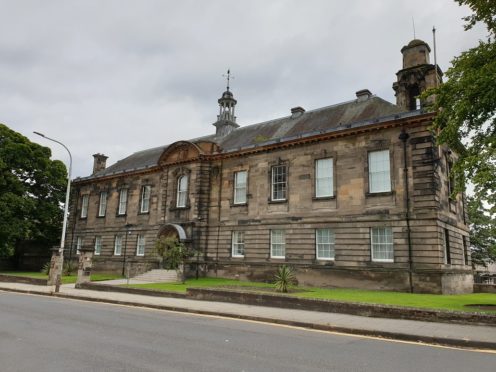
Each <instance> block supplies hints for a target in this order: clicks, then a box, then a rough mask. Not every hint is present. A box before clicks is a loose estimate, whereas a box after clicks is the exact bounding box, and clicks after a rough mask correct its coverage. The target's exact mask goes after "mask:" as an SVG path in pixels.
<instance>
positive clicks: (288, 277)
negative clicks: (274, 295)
mask: <svg viewBox="0 0 496 372" xmlns="http://www.w3.org/2000/svg"><path fill="white" fill-rule="evenodd" d="M275 279H276V280H275V283H274V285H275V288H276V291H277V292H282V293H288V288H289V287H290V286H292V285H295V284H296V276H295V273H294V269H293V268H292V267H291V266H286V265H282V266H279V267H278V268H277V272H276V276H275Z"/></svg>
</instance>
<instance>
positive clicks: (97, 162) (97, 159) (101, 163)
mask: <svg viewBox="0 0 496 372" xmlns="http://www.w3.org/2000/svg"><path fill="white" fill-rule="evenodd" d="M107 159H108V156H105V155H103V154H94V155H93V173H92V174H95V173H98V172H100V171H102V170H104V169H105V167H106V166H107Z"/></svg>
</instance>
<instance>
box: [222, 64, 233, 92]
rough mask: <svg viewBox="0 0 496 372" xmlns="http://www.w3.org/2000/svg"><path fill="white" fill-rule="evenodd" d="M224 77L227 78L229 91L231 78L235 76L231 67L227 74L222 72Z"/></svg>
mask: <svg viewBox="0 0 496 372" xmlns="http://www.w3.org/2000/svg"><path fill="white" fill-rule="evenodd" d="M222 77H225V78H226V79H227V91H228V92H229V82H230V80H231V79H234V76H231V69H228V70H227V75H225V74H222Z"/></svg>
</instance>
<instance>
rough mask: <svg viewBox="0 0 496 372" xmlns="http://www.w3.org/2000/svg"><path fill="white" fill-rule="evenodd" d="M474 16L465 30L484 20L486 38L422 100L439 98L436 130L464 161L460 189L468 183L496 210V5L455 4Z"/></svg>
mask: <svg viewBox="0 0 496 372" xmlns="http://www.w3.org/2000/svg"><path fill="white" fill-rule="evenodd" d="M456 1H457V2H458V3H459V4H460V5H467V6H469V7H470V9H471V10H472V11H473V14H472V15H470V16H468V17H465V18H464V19H465V21H466V22H467V23H466V25H465V29H466V30H468V29H470V28H472V27H473V26H474V25H475V24H476V23H478V22H483V23H484V24H485V25H486V26H487V29H488V31H489V35H488V37H487V40H485V41H479V45H477V46H476V47H474V48H471V49H469V50H467V51H465V52H463V53H462V54H461V55H460V56H458V57H456V58H455V59H453V61H452V62H451V64H452V66H451V67H450V68H449V69H448V71H447V72H446V77H447V81H446V82H445V83H444V84H442V85H440V86H439V87H438V88H435V89H431V90H429V91H427V92H426V93H425V94H424V97H423V98H427V97H429V96H432V95H435V97H436V99H435V100H434V103H433V104H432V107H431V109H433V110H434V111H436V112H437V115H436V118H435V119H434V122H433V127H434V128H433V129H434V131H435V133H437V140H438V143H440V144H447V145H448V146H449V147H450V148H452V149H453V150H455V151H456V153H457V154H458V156H459V158H458V160H457V162H456V163H455V165H454V167H453V170H452V171H453V176H454V178H455V179H456V181H457V182H456V190H455V191H462V190H463V188H464V187H465V186H464V185H465V180H466V178H468V180H469V181H470V182H471V183H472V184H473V185H474V187H475V192H476V194H477V195H478V196H479V197H480V198H481V199H483V200H485V201H486V202H487V203H488V204H489V205H491V206H492V208H493V212H494V211H496V209H495V208H496V84H495V82H496V43H495V35H496V2H495V1H488V0H456Z"/></svg>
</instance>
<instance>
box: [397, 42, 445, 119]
mask: <svg viewBox="0 0 496 372" xmlns="http://www.w3.org/2000/svg"><path fill="white" fill-rule="evenodd" d="M430 52H431V48H430V47H429V45H428V44H427V43H426V42H424V41H422V40H419V39H414V40H412V41H410V43H408V45H405V46H404V47H403V48H401V53H402V54H403V68H402V69H401V70H399V71H398V72H397V73H396V76H397V81H396V82H394V83H393V89H394V91H395V95H396V105H398V106H400V107H402V108H404V109H405V110H408V111H411V110H418V109H420V108H422V106H423V104H424V103H427V102H421V101H420V99H419V98H418V96H419V95H420V94H422V93H423V92H424V91H425V90H427V89H429V88H434V87H436V86H438V85H439V84H440V83H441V80H442V76H443V72H442V71H441V69H440V68H439V67H438V66H435V65H433V64H431V63H430V56H429V53H430Z"/></svg>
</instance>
